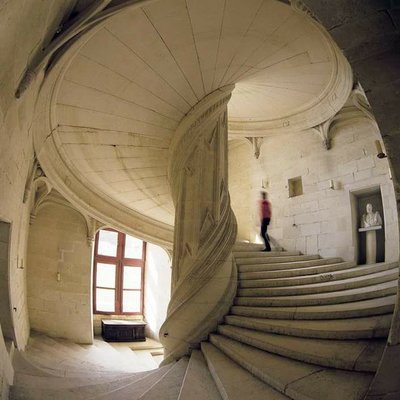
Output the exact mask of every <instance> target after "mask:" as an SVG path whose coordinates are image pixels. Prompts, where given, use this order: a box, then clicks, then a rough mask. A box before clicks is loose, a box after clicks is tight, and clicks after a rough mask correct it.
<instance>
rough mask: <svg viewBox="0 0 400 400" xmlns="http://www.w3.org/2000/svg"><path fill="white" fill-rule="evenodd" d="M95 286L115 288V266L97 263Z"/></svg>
mask: <svg viewBox="0 0 400 400" xmlns="http://www.w3.org/2000/svg"><path fill="white" fill-rule="evenodd" d="M96 286H102V287H108V288H115V265H114V264H103V263H97V277H96Z"/></svg>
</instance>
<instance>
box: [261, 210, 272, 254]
mask: <svg viewBox="0 0 400 400" xmlns="http://www.w3.org/2000/svg"><path fill="white" fill-rule="evenodd" d="M269 221H270V218H263V220H262V222H261V236H262V238H263V239H264V242H265V249H264V251H271V246H270V244H269V240H268V234H267V229H268V225H269Z"/></svg>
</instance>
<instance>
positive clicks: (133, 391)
mask: <svg viewBox="0 0 400 400" xmlns="http://www.w3.org/2000/svg"><path fill="white" fill-rule="evenodd" d="M178 364H184V365H185V369H186V366H187V361H186V360H185V359H182V360H180V361H179V362H177V363H171V364H170V365H166V366H165V367H169V368H168V369H164V368H165V367H162V368H158V369H156V370H154V371H151V374H150V375H149V376H147V377H145V378H143V379H142V380H141V381H140V382H133V383H130V384H127V385H124V386H121V387H120V388H118V389H115V390H110V391H105V392H103V393H102V394H100V395H98V396H96V397H95V399H96V400H97V399H98V400H110V399H112V400H127V399H132V400H133V399H135V400H138V399H141V398H142V396H144V395H146V393H147V392H148V391H149V390H150V389H151V388H153V387H154V386H156V385H157V384H158V383H160V382H161V381H162V379H163V378H164V377H166V376H167V374H168V373H170V372H171V371H172V370H173V369H174V368H176V367H177V365H178Z"/></svg>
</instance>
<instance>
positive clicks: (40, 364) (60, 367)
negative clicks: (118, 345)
mask: <svg viewBox="0 0 400 400" xmlns="http://www.w3.org/2000/svg"><path fill="white" fill-rule="evenodd" d="M24 357H25V358H26V359H27V360H28V361H29V362H30V363H31V364H32V365H35V366H36V367H37V368H40V369H41V370H42V371H45V372H46V373H49V374H51V375H54V376H63V377H84V376H94V375H97V376H104V375H108V374H118V375H119V376H124V374H125V375H129V374H132V371H130V372H129V371H124V370H121V369H119V367H118V365H117V364H116V365H114V364H112V362H111V360H109V366H108V368H107V367H106V366H104V365H99V364H94V363H93V362H89V361H84V360H76V359H75V360H74V359H70V358H68V356H65V357H64V358H57V357H55V356H54V353H51V352H50V353H49V352H47V350H46V349H43V350H40V349H37V348H31V349H29V348H28V349H27V352H26V353H25V354H24ZM133 372H136V371H133Z"/></svg>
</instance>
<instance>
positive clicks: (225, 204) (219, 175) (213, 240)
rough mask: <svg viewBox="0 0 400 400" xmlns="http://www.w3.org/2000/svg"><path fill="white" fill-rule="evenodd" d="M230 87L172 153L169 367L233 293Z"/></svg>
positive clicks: (208, 102) (178, 138)
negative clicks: (172, 220)
mask: <svg viewBox="0 0 400 400" xmlns="http://www.w3.org/2000/svg"><path fill="white" fill-rule="evenodd" d="M232 90H233V86H229V87H224V88H222V89H219V90H217V91H215V92H213V93H212V94H210V95H209V96H207V97H206V98H204V99H203V100H202V101H201V102H199V103H198V104H197V105H196V106H195V107H194V108H193V109H192V110H191V111H190V112H189V113H188V114H187V115H186V117H185V118H184V119H183V120H182V121H181V123H180V125H179V127H178V129H177V131H176V132H175V134H174V137H173V140H172V143H171V148H170V162H169V170H168V176H169V181H170V186H171V192H172V196H173V200H174V204H175V233H174V254H173V267H172V268H173V269H172V295H171V301H170V304H169V308H168V316H167V319H166V321H165V323H164V324H163V326H162V328H161V330H160V338H161V341H162V343H163V345H164V347H165V349H166V358H165V361H164V362H168V361H170V360H172V359H177V358H179V357H181V356H182V355H184V354H187V353H188V351H189V350H190V348H191V347H195V346H196V345H197V344H198V343H199V342H200V341H201V340H202V339H204V338H205V337H206V336H207V335H208V333H209V332H210V331H211V330H212V329H213V328H214V327H215V326H216V324H217V323H218V321H219V320H220V319H221V318H222V317H223V316H224V314H225V313H226V312H227V310H228V309H229V307H230V306H231V303H232V300H233V296H234V294H235V291H236V285H237V279H236V267H235V265H234V261H233V259H232V254H231V250H232V246H233V244H234V242H235V239H236V219H235V216H234V214H233V212H232V209H231V206H230V198H229V193H228V184H227V177H228V160H227V141H228V135H227V104H228V101H229V99H230V96H231V91H232Z"/></svg>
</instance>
